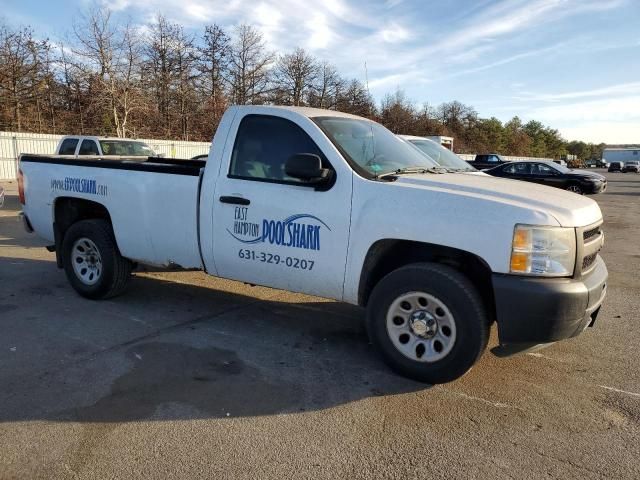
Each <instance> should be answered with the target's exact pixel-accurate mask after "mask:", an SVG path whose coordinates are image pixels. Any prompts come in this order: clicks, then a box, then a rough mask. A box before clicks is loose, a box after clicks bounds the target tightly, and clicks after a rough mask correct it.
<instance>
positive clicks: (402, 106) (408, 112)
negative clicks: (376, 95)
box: [380, 89, 416, 134]
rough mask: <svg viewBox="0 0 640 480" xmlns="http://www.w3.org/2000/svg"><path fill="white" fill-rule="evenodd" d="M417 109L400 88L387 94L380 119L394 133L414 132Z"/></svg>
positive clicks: (381, 107)
mask: <svg viewBox="0 0 640 480" xmlns="http://www.w3.org/2000/svg"><path fill="white" fill-rule="evenodd" d="M415 118H416V110H415V107H414V106H413V103H412V102H410V101H409V100H408V99H407V97H406V96H405V94H404V92H403V91H402V90H400V89H398V90H396V91H395V93H393V94H387V95H386V96H385V97H384V99H383V100H382V103H381V106H380V121H381V122H382V123H384V124H385V125H386V127H387V128H388V129H389V130H391V131H392V132H394V133H398V134H407V133H413V132H412V129H413V125H414V123H415Z"/></svg>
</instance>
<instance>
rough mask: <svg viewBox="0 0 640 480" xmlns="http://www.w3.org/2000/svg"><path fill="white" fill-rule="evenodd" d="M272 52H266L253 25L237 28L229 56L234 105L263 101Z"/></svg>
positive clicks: (267, 83) (230, 82)
mask: <svg viewBox="0 0 640 480" xmlns="http://www.w3.org/2000/svg"><path fill="white" fill-rule="evenodd" d="M273 58H274V56H273V54H272V53H269V52H267V50H266V47H265V44H264V41H263V39H262V34H261V33H260V32H259V31H258V30H256V29H255V28H254V27H252V26H250V25H240V26H238V27H236V30H235V40H234V42H233V44H232V47H231V55H230V57H229V73H228V76H229V78H228V81H229V85H230V90H231V92H230V94H231V101H232V103H235V104H240V105H243V104H255V103H261V102H262V100H263V97H264V94H265V93H267V92H268V91H269V82H270V73H271V72H270V69H269V67H270V66H271V64H272V62H273Z"/></svg>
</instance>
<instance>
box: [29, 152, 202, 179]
mask: <svg viewBox="0 0 640 480" xmlns="http://www.w3.org/2000/svg"><path fill="white" fill-rule="evenodd" d="M20 161H21V162H37V163H48V164H57V165H73V166H78V167H94V168H112V169H116V170H132V171H138V172H156V173H169V174H173V175H193V176H198V175H200V169H202V168H204V167H205V165H206V163H207V162H206V160H187V159H180V158H164V157H95V158H77V157H75V156H69V155H30V154H23V155H22V156H21V157H20Z"/></svg>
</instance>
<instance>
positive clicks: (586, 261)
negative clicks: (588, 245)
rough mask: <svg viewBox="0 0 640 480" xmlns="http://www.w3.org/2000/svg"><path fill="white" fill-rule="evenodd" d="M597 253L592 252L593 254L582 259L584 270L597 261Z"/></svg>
mask: <svg viewBox="0 0 640 480" xmlns="http://www.w3.org/2000/svg"><path fill="white" fill-rule="evenodd" d="M597 256H598V254H597V253H592V254H591V255H587V256H586V257H584V258H583V259H582V271H583V272H584V271H585V270H588V269H589V267H590V266H591V265H593V263H594V262H595V261H596V257H597Z"/></svg>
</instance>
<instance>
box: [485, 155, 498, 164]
mask: <svg viewBox="0 0 640 480" xmlns="http://www.w3.org/2000/svg"><path fill="white" fill-rule="evenodd" d="M487 161H489V162H497V161H498V157H496V156H495V155H489V158H488V159H487Z"/></svg>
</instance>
